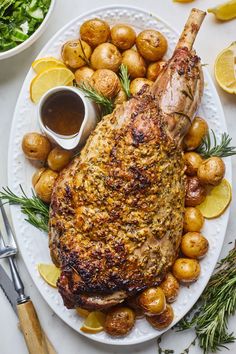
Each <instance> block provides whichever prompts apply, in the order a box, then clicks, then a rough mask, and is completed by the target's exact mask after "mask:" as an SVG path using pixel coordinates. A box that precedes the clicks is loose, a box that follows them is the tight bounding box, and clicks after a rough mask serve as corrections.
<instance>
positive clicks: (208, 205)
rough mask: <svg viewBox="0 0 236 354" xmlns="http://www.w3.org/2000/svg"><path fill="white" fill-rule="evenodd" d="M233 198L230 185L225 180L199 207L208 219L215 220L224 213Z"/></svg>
mask: <svg viewBox="0 0 236 354" xmlns="http://www.w3.org/2000/svg"><path fill="white" fill-rule="evenodd" d="M231 198H232V189H231V185H230V183H229V182H228V181H227V180H226V179H223V180H222V181H221V183H220V184H219V185H218V186H216V187H214V188H213V189H212V190H211V191H210V193H209V194H208V195H207V196H206V199H205V200H204V202H203V203H202V204H200V205H198V206H197V208H198V209H199V210H200V211H201V213H202V215H203V216H204V217H205V218H206V219H214V218H217V217H218V216H220V215H221V214H223V213H224V211H225V210H226V208H227V207H228V205H229V203H230V202H231Z"/></svg>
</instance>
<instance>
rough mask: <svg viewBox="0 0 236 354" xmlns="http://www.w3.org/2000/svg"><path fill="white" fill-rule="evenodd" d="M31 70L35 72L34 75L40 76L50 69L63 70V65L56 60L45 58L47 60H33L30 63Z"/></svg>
mask: <svg viewBox="0 0 236 354" xmlns="http://www.w3.org/2000/svg"><path fill="white" fill-rule="evenodd" d="M32 68H33V69H34V71H35V72H36V74H40V73H42V72H43V71H45V70H48V69H51V68H65V64H64V63H63V62H62V61H61V60H58V59H56V58H53V57H47V58H40V59H37V60H35V61H34V62H33V63H32Z"/></svg>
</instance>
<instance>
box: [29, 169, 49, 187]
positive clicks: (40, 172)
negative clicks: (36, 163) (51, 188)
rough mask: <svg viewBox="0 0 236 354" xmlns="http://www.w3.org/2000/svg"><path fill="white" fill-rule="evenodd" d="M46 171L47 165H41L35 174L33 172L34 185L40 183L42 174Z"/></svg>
mask: <svg viewBox="0 0 236 354" xmlns="http://www.w3.org/2000/svg"><path fill="white" fill-rule="evenodd" d="M44 171H46V167H41V168H39V169H38V170H37V171H36V172H35V173H34V174H33V177H32V185H33V187H35V185H36V184H37V183H38V181H39V179H40V177H41V175H42V174H43V172H44Z"/></svg>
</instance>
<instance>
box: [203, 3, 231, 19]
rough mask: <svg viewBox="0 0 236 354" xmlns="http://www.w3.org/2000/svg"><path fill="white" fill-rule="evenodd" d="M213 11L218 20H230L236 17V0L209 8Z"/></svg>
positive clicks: (209, 10)
mask: <svg viewBox="0 0 236 354" xmlns="http://www.w3.org/2000/svg"><path fill="white" fill-rule="evenodd" d="M207 11H208V12H210V13H213V14H214V15H215V17H216V18H217V20H221V21H228V20H232V19H233V18H234V17H236V0H231V1H227V2H225V3H224V4H222V5H219V6H216V7H212V8H210V9H208V10H207Z"/></svg>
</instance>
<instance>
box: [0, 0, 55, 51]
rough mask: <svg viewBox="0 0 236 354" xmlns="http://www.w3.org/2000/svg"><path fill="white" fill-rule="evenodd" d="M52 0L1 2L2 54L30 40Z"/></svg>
mask: <svg viewBox="0 0 236 354" xmlns="http://www.w3.org/2000/svg"><path fill="white" fill-rule="evenodd" d="M50 3H51V0H0V52H5V51H7V50H9V49H11V48H14V47H16V46H17V45H19V44H20V43H22V42H24V41H25V40H26V39H27V38H29V37H30V36H31V35H32V34H33V33H34V32H35V31H36V29H37V28H38V27H39V25H40V24H41V23H42V22H43V20H44V18H45V16H46V14H47V12H48V9H49V6H50Z"/></svg>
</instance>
